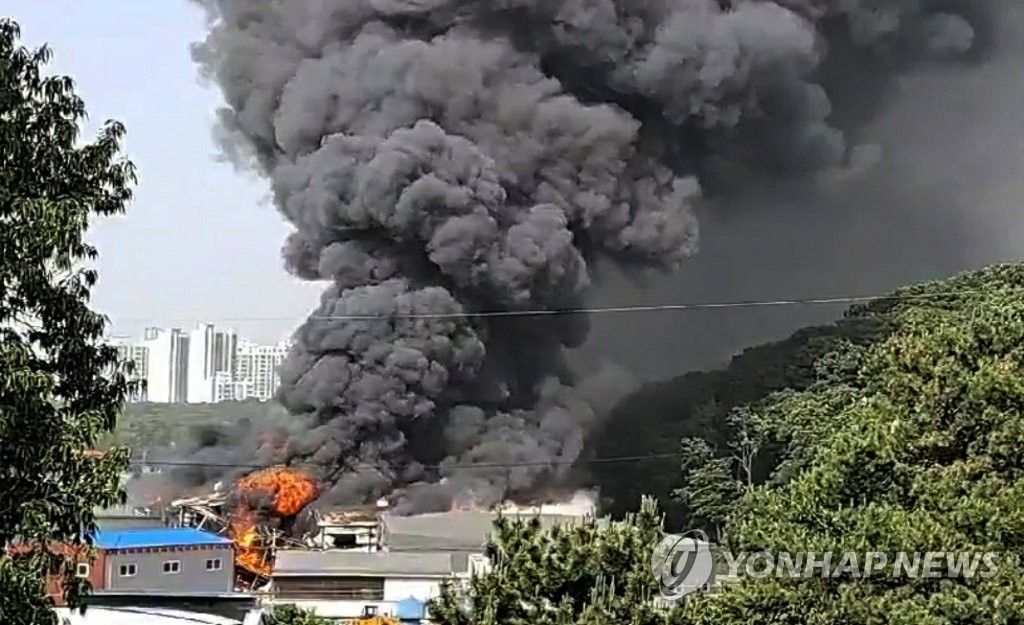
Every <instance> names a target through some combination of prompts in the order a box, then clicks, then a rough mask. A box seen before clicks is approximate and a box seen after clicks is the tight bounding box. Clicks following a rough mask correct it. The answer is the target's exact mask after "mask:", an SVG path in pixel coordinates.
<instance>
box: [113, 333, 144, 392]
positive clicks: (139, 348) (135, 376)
mask: <svg viewBox="0 0 1024 625" xmlns="http://www.w3.org/2000/svg"><path fill="white" fill-rule="evenodd" d="M109 343H110V345H112V346H114V347H116V348H117V359H118V360H120V361H122V362H125V361H128V362H131V363H132V372H131V375H130V376H129V379H131V380H141V381H145V380H146V376H147V374H148V372H149V349H148V348H147V347H146V346H145V345H141V344H139V343H136V342H134V341H133V340H132V339H131V338H130V337H126V336H115V337H111V338H110V340H109ZM147 397H148V396H147V394H146V389H145V388H140V389H138V390H137V391H136V392H135V393H133V394H132V395H131V396H129V397H128V401H129V402H144V401H147Z"/></svg>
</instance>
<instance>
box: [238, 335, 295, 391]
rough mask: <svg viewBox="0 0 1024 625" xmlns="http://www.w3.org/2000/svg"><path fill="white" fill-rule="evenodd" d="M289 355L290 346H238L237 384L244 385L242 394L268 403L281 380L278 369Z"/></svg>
mask: <svg viewBox="0 0 1024 625" xmlns="http://www.w3.org/2000/svg"><path fill="white" fill-rule="evenodd" d="M286 355H288V345H287V344H286V343H279V344H277V345H257V344H255V343H250V342H248V341H242V342H240V343H239V344H238V352H237V360H236V362H235V376H234V379H235V381H236V382H237V383H239V384H241V385H243V386H242V387H241V389H240V392H243V393H245V395H244V397H245V398H246V399H258V400H261V401H266V400H268V399H271V398H272V397H273V396H274V393H275V392H276V391H277V386H278V384H280V383H281V378H280V377H279V376H278V374H277V368H278V367H279V366H280V365H281V363H282V362H283V361H284V358H285V356H286Z"/></svg>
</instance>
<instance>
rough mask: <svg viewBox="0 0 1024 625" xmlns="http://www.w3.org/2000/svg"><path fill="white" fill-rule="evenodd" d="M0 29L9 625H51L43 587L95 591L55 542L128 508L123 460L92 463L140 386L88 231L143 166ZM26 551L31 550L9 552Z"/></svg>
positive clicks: (4, 605)
mask: <svg viewBox="0 0 1024 625" xmlns="http://www.w3.org/2000/svg"><path fill="white" fill-rule="evenodd" d="M19 40H20V31H19V28H18V25H17V24H16V23H14V22H12V21H10V20H3V21H0V473H2V475H3V477H2V478H0V544H3V545H4V546H5V551H4V554H3V555H0V597H2V598H3V599H2V600H0V623H4V625H29V624H31V625H39V624H43V623H55V622H56V615H55V613H54V611H53V609H52V601H51V600H49V599H48V598H47V597H46V592H45V580H46V577H47V575H49V574H55V575H58V576H59V577H60V578H62V579H63V584H64V586H63V587H64V590H65V594H66V598H67V600H68V602H69V604H70V605H71V606H73V607H78V606H80V605H81V604H82V598H83V594H84V593H85V592H86V591H87V589H88V584H87V583H86V582H85V581H84V580H80V579H77V578H76V577H75V576H74V566H73V565H71V563H70V562H69V561H68V559H67V556H66V554H65V553H64V552H62V551H61V550H58V549H52V548H51V546H52V545H53V544H55V543H57V544H64V543H67V542H72V543H73V542H75V541H78V540H79V538H80V537H81V536H82V535H83V533H84V532H88V531H91V530H93V529H95V525H94V518H93V509H94V508H96V507H97V506H105V505H110V504H113V503H116V502H118V501H120V500H121V499H122V497H123V495H122V493H121V492H120V487H119V481H120V476H121V474H122V471H123V470H124V469H125V468H126V466H127V462H128V454H127V451H126V450H124V449H115V450H112V451H111V452H110V453H107V454H105V455H103V456H101V457H96V456H95V455H92V454H86V453H84V452H85V451H87V450H89V449H91V448H92V447H93V445H94V443H95V441H96V439H97V437H98V436H99V435H100V434H101V433H102V432H104V431H108V430H110V429H112V428H113V426H114V423H115V419H116V417H117V415H118V412H119V411H120V410H121V408H122V405H123V402H124V399H125V397H126V396H127V394H128V393H129V392H131V391H132V390H134V389H133V386H132V384H131V383H129V381H128V375H127V374H128V373H129V372H128V370H127V369H128V367H127V365H126V363H121V362H119V360H118V358H117V353H116V350H115V349H114V348H112V347H109V346H104V345H101V344H99V343H100V338H101V337H102V335H103V332H104V328H105V325H106V321H105V319H104V318H103V317H101V316H100V315H98V314H96V313H95V312H93V311H91V310H90V309H89V307H88V300H89V294H90V290H91V287H92V286H93V285H94V284H95V282H96V279H97V274H96V272H95V271H94V270H93V269H90V268H88V267H86V266H85V263H87V262H88V261H91V260H92V259H94V258H95V257H96V255H97V251H96V249H95V248H94V247H92V246H91V245H89V244H88V243H86V242H85V238H84V235H85V232H86V231H87V229H88V227H89V225H90V223H91V221H92V220H93V219H94V218H95V217H97V216H106V215H112V214H116V213H121V212H122V211H123V210H124V208H125V205H126V203H127V202H128V201H129V199H130V198H131V187H132V184H133V183H134V170H133V167H132V165H131V163H129V162H128V161H126V160H124V159H122V158H121V156H120V144H121V139H122V136H123V134H124V128H123V127H122V126H121V125H120V124H117V123H112V122H111V123H107V124H106V126H105V127H104V128H103V130H102V131H101V132H100V133H99V136H98V137H97V139H96V140H95V141H93V142H92V143H88V144H84V145H80V144H79V143H78V138H79V124H80V123H81V122H82V120H83V119H84V118H85V115H86V113H85V106H84V104H83V102H82V100H81V99H80V98H79V97H78V96H77V95H76V94H75V91H74V88H73V85H72V82H71V80H70V79H69V78H65V77H47V76H44V75H43V70H44V67H45V65H46V63H47V62H48V60H49V58H50V52H49V50H48V49H46V48H45V47H44V48H40V49H38V50H29V49H26V48H25V47H24V46H21V45H20V44H19ZM14 544H18V545H23V546H29V547H30V549H29V550H28V551H27V552H23V551H18V552H17V554H15V552H14V551H13V550H12V549H11V547H12V545H14Z"/></svg>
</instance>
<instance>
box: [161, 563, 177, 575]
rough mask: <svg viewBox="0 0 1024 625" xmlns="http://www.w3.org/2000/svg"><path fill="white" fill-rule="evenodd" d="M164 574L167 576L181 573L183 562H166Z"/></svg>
mask: <svg viewBox="0 0 1024 625" xmlns="http://www.w3.org/2000/svg"><path fill="white" fill-rule="evenodd" d="M164 573H165V574H167V575H176V574H178V573H181V560H168V561H167V562H164Z"/></svg>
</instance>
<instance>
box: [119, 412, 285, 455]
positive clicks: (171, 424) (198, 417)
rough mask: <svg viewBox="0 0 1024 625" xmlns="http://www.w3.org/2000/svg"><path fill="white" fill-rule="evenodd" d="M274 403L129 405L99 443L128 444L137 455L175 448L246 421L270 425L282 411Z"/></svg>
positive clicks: (214, 434)
mask: <svg viewBox="0 0 1024 625" xmlns="http://www.w3.org/2000/svg"><path fill="white" fill-rule="evenodd" d="M282 410H283V409H282V408H280V407H279V406H278V405H277V404H276V403H274V402H258V401H244V402H222V403H217V404H152V403H140V404H128V405H127V407H126V408H125V412H124V414H123V415H122V416H121V417H119V418H118V420H117V429H116V430H115V431H114V433H113V434H108V435H107V436H105V437H104V438H103V439H102V440H101V446H102V447H104V448H107V447H111V446H113V445H127V446H128V447H131V448H132V449H133V451H134V452H135V454H136V455H141V454H142V453H143V452H145V451H147V450H153V449H174V448H177V447H180V446H181V445H183V444H187V443H192V442H196V441H201V440H202V439H203V438H204V437H209V436H216V435H217V432H218V431H219V430H224V429H226V428H227V427H237V426H238V425H239V424H243V425H244V423H245V422H247V421H248V422H249V423H253V424H259V423H263V422H269V421H270V419H271V417H272V415H275V414H280V413H281V412H282Z"/></svg>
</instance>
